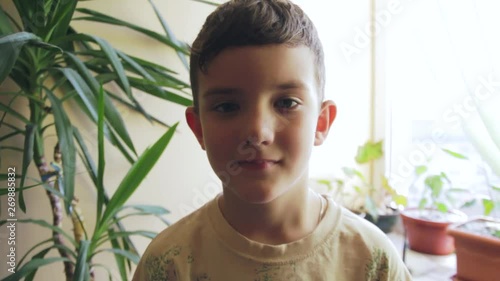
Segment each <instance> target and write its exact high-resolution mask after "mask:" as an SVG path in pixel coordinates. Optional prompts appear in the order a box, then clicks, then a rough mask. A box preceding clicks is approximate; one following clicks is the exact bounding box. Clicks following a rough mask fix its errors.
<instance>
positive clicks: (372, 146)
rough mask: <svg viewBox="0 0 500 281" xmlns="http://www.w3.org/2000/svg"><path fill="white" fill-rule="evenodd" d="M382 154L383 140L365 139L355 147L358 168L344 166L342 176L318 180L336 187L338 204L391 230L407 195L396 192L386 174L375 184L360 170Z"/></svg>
mask: <svg viewBox="0 0 500 281" xmlns="http://www.w3.org/2000/svg"><path fill="white" fill-rule="evenodd" d="M383 154H384V152H383V141H378V142H373V141H367V142H366V143H364V144H363V145H362V146H359V147H358V150H357V153H356V156H355V162H356V163H357V164H358V165H359V168H353V167H343V168H342V171H343V173H344V176H343V177H340V178H337V179H335V180H334V181H333V182H332V181H328V180H320V181H319V182H320V183H322V184H326V185H328V186H329V189H335V191H334V192H335V193H336V197H337V198H336V201H338V202H339V203H340V204H342V205H343V206H345V207H346V208H348V209H349V210H351V211H353V212H355V213H357V214H361V215H363V216H364V217H365V218H366V219H367V220H368V221H370V222H372V223H374V224H376V225H377V226H378V227H379V228H380V229H381V230H382V231H384V232H390V231H391V230H392V227H393V226H394V224H395V223H396V220H397V218H398V217H399V208H401V207H404V206H406V201H407V200H406V197H405V196H403V195H401V194H399V193H398V192H396V190H395V189H394V188H392V187H391V186H390V185H389V183H388V181H387V178H386V177H385V176H383V175H381V178H380V183H379V184H376V183H374V182H375V181H374V180H373V179H370V178H369V177H368V176H366V175H365V173H363V172H362V170H361V169H362V168H366V166H368V165H372V164H373V163H374V162H375V161H377V160H380V159H382V157H383ZM333 185H334V186H335V188H333Z"/></svg>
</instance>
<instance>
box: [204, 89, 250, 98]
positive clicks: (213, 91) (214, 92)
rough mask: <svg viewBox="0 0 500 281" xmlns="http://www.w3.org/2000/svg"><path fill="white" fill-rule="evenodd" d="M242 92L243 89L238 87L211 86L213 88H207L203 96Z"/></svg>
mask: <svg viewBox="0 0 500 281" xmlns="http://www.w3.org/2000/svg"><path fill="white" fill-rule="evenodd" d="M239 92H241V90H239V89H237V88H217V87H216V88H211V89H208V90H206V91H205V92H204V93H203V97H204V98H206V97H210V96H215V95H230V94H235V93H239Z"/></svg>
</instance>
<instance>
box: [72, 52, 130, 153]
mask: <svg viewBox="0 0 500 281" xmlns="http://www.w3.org/2000/svg"><path fill="white" fill-rule="evenodd" d="M67 56H68V59H69V61H70V62H71V63H72V64H73V65H74V66H75V67H76V69H77V70H78V73H79V74H80V75H81V77H82V78H83V80H85V82H86V83H87V85H88V86H89V88H90V89H91V90H92V92H93V93H94V97H95V98H97V97H98V96H99V88H100V86H99V82H98V81H97V80H96V79H95V78H94V77H93V76H92V74H91V73H90V71H89V69H88V68H87V67H86V66H85V64H84V63H83V62H82V61H81V60H80V59H78V58H77V57H76V56H75V55H73V54H69V53H68V54H67ZM104 98H105V99H104V102H105V111H104V112H105V116H106V119H107V121H108V123H109V125H110V126H111V127H112V128H113V130H115V131H116V133H117V134H118V136H120V138H121V139H122V140H123V142H124V143H125V144H126V145H127V147H128V148H129V149H130V150H131V151H133V152H134V154H136V155H137V153H136V151H135V147H134V144H133V142H132V139H131V138H130V135H129V133H128V131H127V128H126V127H125V122H123V119H122V117H121V115H120V113H119V112H118V111H117V110H116V108H115V106H114V105H113V103H112V102H111V100H110V99H109V98H108V97H107V96H106V95H105V97H104Z"/></svg>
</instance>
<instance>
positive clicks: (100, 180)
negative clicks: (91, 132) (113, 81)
mask: <svg viewBox="0 0 500 281" xmlns="http://www.w3.org/2000/svg"><path fill="white" fill-rule="evenodd" d="M97 117H98V118H97V120H98V122H97V147H98V163H97V186H96V188H97V218H96V221H99V219H100V218H101V214H102V207H103V205H104V167H105V165H106V162H105V159H104V90H103V88H102V87H101V90H100V92H99V102H98V114H97Z"/></svg>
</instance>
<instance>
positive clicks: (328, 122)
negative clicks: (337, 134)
mask: <svg viewBox="0 0 500 281" xmlns="http://www.w3.org/2000/svg"><path fill="white" fill-rule="evenodd" d="M335 116H337V106H336V105H335V103H334V102H333V101H331V100H327V101H324V102H323V103H322V104H321V110H320V113H319V116H318V123H317V124H316V134H315V137H314V145H321V144H322V143H323V142H324V141H325V139H326V136H327V135H328V131H329V130H330V127H331V126H332V124H333V120H335Z"/></svg>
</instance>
